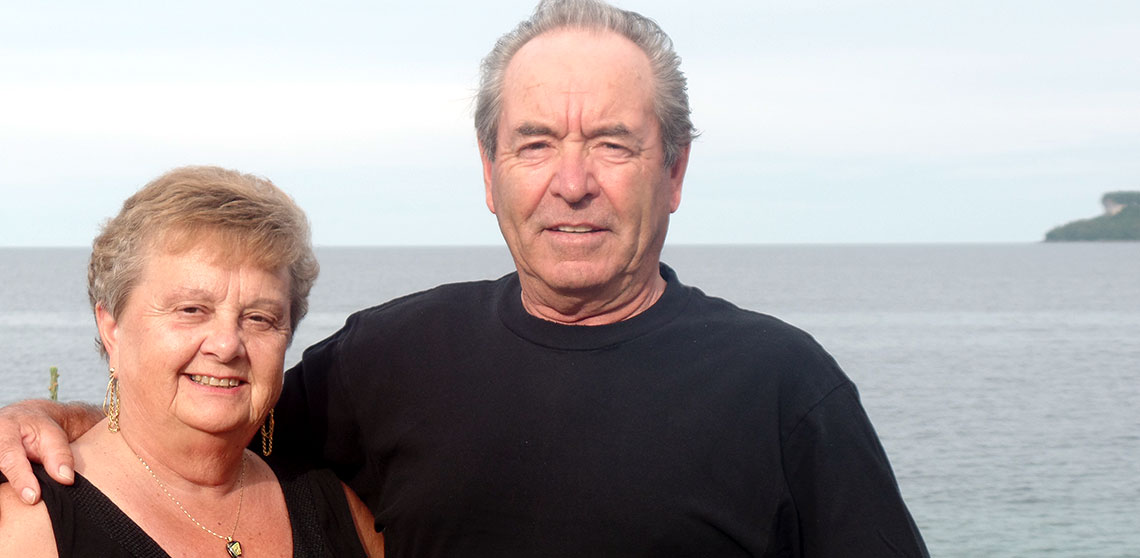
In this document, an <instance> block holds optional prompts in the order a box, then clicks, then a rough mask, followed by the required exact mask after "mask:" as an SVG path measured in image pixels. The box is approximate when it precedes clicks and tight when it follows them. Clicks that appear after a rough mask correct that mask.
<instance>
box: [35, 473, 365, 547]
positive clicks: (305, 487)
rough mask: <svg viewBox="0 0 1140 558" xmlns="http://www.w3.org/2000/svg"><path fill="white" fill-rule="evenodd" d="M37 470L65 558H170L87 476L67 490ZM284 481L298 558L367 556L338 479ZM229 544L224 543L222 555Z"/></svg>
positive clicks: (287, 477) (315, 476)
mask: <svg viewBox="0 0 1140 558" xmlns="http://www.w3.org/2000/svg"><path fill="white" fill-rule="evenodd" d="M33 469H34V472H35V474H36V478H38V479H39V481H40V486H41V487H43V500H44V504H45V505H46V507H47V510H48V515H49V516H50V517H51V522H52V529H53V530H54V532H55V544H56V549H57V550H58V552H59V556H60V558H69V557H76V558H78V557H89V556H101V557H105V558H128V557H133V558H169V555H168V554H167V553H166V552H165V551H164V550H162V548H161V547H159V546H158V544H157V543H155V542H154V540H153V539H151V538H150V537H149V536H148V535H147V534H146V533H145V532H144V531H143V530H142V529H141V528H140V527H139V526H138V524H136V523H135V522H134V521H132V520H131V518H129V517H127V515H126V514H124V513H123V512H122V510H120V509H119V508H118V506H116V505H115V504H114V503H113V502H111V500H110V499H108V498H107V496H106V495H104V494H103V493H102V492H100V491H99V489H98V488H96V487H95V485H93V484H91V482H90V481H88V480H87V479H86V478H84V477H83V476H82V475H79V474H77V475H75V484H74V485H72V486H63V485H60V484H57V483H56V482H55V481H54V480H52V479H51V478H50V477H48V475H47V473H46V472H45V471H44V469H43V467H42V466H41V465H33ZM278 475H279V481H280V483H281V490H282V492H283V493H284V495H285V505H286V507H288V509H289V522H290V524H291V525H292V527H293V556H294V557H295V558H318V557H332V556H337V557H341V556H349V557H363V556H364V549H363V547H361V545H360V540H359V539H358V538H357V536H356V527H355V526H354V524H353V522H352V515H351V513H350V512H349V510H348V502H347V501H346V500H345V497H344V491H343V490H342V488H341V485H340V482H339V481H338V480H337V478H336V477H335V476H334V475H332V474H331V473H330V472H329V471H327V470H323V471H322V470H314V471H312V472H309V473H304V474H282V473H280V472H279V473H278ZM238 539H239V540H240V537H238ZM223 544H224V542H223V541H218V548H217V550H218V553H223V554H222V555H224V552H225V550H224V549H223V548H222V546H223Z"/></svg>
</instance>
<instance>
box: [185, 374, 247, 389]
mask: <svg viewBox="0 0 1140 558" xmlns="http://www.w3.org/2000/svg"><path fill="white" fill-rule="evenodd" d="M190 380H191V381H193V382H194V383H197V384H202V385H204V386H213V387H237V386H238V385H240V384H241V380H238V379H235V378H215V377H213V376H203V375H201V374H191V375H190Z"/></svg>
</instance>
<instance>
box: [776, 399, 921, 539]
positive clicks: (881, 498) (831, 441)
mask: <svg viewBox="0 0 1140 558" xmlns="http://www.w3.org/2000/svg"><path fill="white" fill-rule="evenodd" d="M784 468H785V472H786V475H787V479H788V484H789V490H790V491H791V495H792V499H793V500H794V503H795V508H796V509H797V510H798V515H799V517H798V523H799V525H798V526H799V533H800V541H799V543H800V548H801V549H802V555H803V556H804V557H805V558H824V557H843V558H860V557H866V558H882V557H892V556H898V557H909V558H918V557H923V558H929V553H928V552H927V550H926V545H925V543H924V542H923V540H922V536H921V535H920V534H919V532H918V528H917V526H915V523H914V520H913V519H912V518H911V515H910V512H909V511H907V509H906V504H904V503H903V500H902V496H901V494H900V493H899V488H898V483H897V482H896V481H895V477H894V473H893V472H892V471H891V466H890V463H889V462H888V461H887V455H886V452H884V451H883V447H882V444H880V443H879V438H878V436H877V435H876V434H875V430H874V428H873V427H872V426H871V422H870V420H869V419H868V418H867V414H866V412H865V411H864V410H863V406H862V404H861V403H860V402H859V395H858V393H857V392H856V390H855V386H854V385H852V384H851V383H849V382H848V383H844V384H843V385H841V386H839V387H837V388H835V389H834V390H832V391H831V392H830V393H829V394H827V395H826V396H825V397H824V398H823V399H822V400H821V401H820V402H819V403H818V404H817V405H815V406H814V407H813V408H812V409H811V411H810V412H808V414H807V415H805V416H804V418H803V419H802V420H801V421H800V423H799V424H798V425H797V426H796V427H795V429H794V430H793V431H792V433H791V435H790V436H789V437H788V439H787V440H786V441H785V443H784Z"/></svg>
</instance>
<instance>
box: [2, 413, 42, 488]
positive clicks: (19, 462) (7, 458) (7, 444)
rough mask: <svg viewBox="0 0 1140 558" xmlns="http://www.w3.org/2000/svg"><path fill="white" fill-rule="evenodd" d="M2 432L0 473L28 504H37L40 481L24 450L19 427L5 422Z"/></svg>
mask: <svg viewBox="0 0 1140 558" xmlns="http://www.w3.org/2000/svg"><path fill="white" fill-rule="evenodd" d="M2 430H3V431H4V433H3V434H0V473H2V474H3V475H4V476H5V477H7V479H8V483H9V484H11V485H12V488H14V489H15V491H16V494H18V495H19V496H20V499H21V500H23V501H24V503H26V504H35V503H36V502H38V501H39V498H40V483H39V482H36V477H35V475H33V474H32V466H31V464H30V463H29V462H28V458H27V455H26V454H25V452H24V444H23V441H22V436H21V435H20V430H19V427H18V426H17V427H16V428H15V430H14V431H13V430H12V428H11V427H10V423H5V425H4V427H3V428H2Z"/></svg>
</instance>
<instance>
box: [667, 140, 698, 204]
mask: <svg viewBox="0 0 1140 558" xmlns="http://www.w3.org/2000/svg"><path fill="white" fill-rule="evenodd" d="M692 147H693V144H692V143H690V144H688V145H686V146H685V147H682V148H681V151H680V152H679V153H677V160H676V161H674V162H673V166H671V167H669V190H670V191H669V196H670V198H669V213H673V212H674V211H677V208H678V207H681V185H682V184H683V183H684V182H685V170H687V169H688V168H689V151H690V149H691V148H692Z"/></svg>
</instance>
